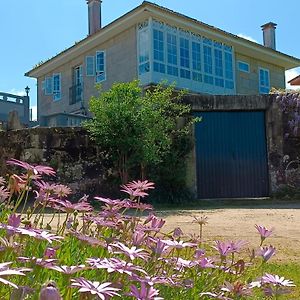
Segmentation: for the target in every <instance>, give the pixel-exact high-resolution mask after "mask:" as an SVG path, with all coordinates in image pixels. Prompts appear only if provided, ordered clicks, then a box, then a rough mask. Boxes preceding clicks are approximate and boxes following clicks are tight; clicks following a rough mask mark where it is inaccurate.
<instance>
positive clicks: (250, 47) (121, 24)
mask: <svg viewBox="0 0 300 300" xmlns="http://www.w3.org/2000/svg"><path fill="white" fill-rule="evenodd" d="M145 14H147V15H152V16H154V17H158V18H159V17H160V18H162V19H163V20H169V21H171V22H175V24H178V25H180V26H183V27H185V26H187V27H190V28H192V29H194V30H195V32H197V31H198V32H199V31H201V33H203V34H206V35H207V37H209V38H212V39H217V40H220V41H222V42H224V43H226V44H231V45H232V46H233V47H234V48H235V51H236V52H239V53H242V54H245V55H247V54H248V55H251V56H253V55H254V57H255V58H257V59H260V60H263V61H266V62H269V63H272V64H274V65H277V66H280V67H282V68H284V69H285V70H289V69H292V68H296V67H299V66H300V59H298V58H295V57H292V56H289V55H286V54H284V53H281V52H278V51H276V50H273V49H270V48H267V47H264V46H263V45H260V44H257V43H255V42H252V41H249V40H246V39H244V38H241V37H239V36H237V35H234V34H231V33H228V32H226V31H223V30H221V29H219V28H216V27H213V26H210V25H208V24H205V23H202V22H200V21H197V20H195V19H192V18H189V17H187V16H184V15H182V14H180V13H176V12H173V11H171V10H168V9H166V8H163V7H160V6H158V5H156V4H152V3H150V2H143V3H142V4H141V5H140V6H138V7H136V8H135V9H133V10H131V11H130V12H128V13H126V14H125V15H123V16H121V17H120V18H118V19H116V20H115V21H113V22H112V23H110V24H108V25H107V26H105V27H104V28H102V29H101V30H100V31H98V32H96V33H95V34H93V35H91V36H88V37H87V38H85V39H83V40H82V41H80V42H79V43H78V44H76V45H73V46H71V47H70V48H69V49H67V50H65V51H63V52H61V53H59V54H58V55H56V56H55V57H53V58H51V59H49V60H48V61H46V62H45V63H43V64H41V65H40V66H38V67H36V68H34V69H32V70H30V71H28V72H27V73H25V76H28V77H34V78H38V77H39V76H42V75H44V74H46V73H47V71H48V70H49V69H53V68H55V67H57V66H59V65H61V63H62V62H63V63H65V62H66V59H67V60H70V59H73V58H74V57H76V56H77V55H78V52H79V53H81V51H82V52H86V51H87V50H88V49H91V48H93V47H96V46H97V44H99V42H100V41H101V39H103V40H107V39H108V38H109V37H110V35H112V34H113V33H114V32H117V31H118V30H119V29H120V30H121V29H122V30H124V29H126V28H128V27H130V26H132V24H134V23H136V22H138V21H139V18H141V17H142V16H143V17H144V16H145ZM199 25H201V30H199ZM87 47H88V48H87Z"/></svg>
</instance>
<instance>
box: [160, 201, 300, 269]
mask: <svg viewBox="0 0 300 300" xmlns="http://www.w3.org/2000/svg"><path fill="white" fill-rule="evenodd" d="M158 215H160V216H162V217H164V218H165V219H166V225H165V226H166V230H167V231H168V230H170V231H171V230H172V229H174V228H175V227H180V228H181V229H182V231H183V232H184V233H185V234H193V233H195V234H198V233H199V225H198V224H195V223H193V222H192V221H193V216H198V217H200V216H203V215H204V216H207V217H208V224H207V225H205V226H204V228H203V238H204V239H205V240H206V241H208V242H212V241H213V240H215V239H220V240H247V241H249V248H251V247H257V246H259V242H260V236H259V234H258V233H257V230H256V229H255V228H254V225H255V224H258V225H264V226H266V227H267V228H271V227H274V234H273V235H272V236H271V237H269V238H268V239H267V240H266V241H265V243H266V245H270V244H271V245H273V246H275V247H276V249H277V253H276V256H275V257H274V258H272V260H274V261H281V262H285V261H287V260H289V261H295V262H296V261H297V262H298V263H300V204H298V205H293V206H292V208H280V207H278V208H276V207H275V208H226V209H222V208H219V209H205V210H176V211H162V212H158Z"/></svg>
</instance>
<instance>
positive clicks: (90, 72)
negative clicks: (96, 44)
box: [85, 56, 95, 76]
mask: <svg viewBox="0 0 300 300" xmlns="http://www.w3.org/2000/svg"><path fill="white" fill-rule="evenodd" d="M85 63H86V76H95V56H87V57H86V62H85Z"/></svg>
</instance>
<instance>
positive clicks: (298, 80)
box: [289, 75, 300, 85]
mask: <svg viewBox="0 0 300 300" xmlns="http://www.w3.org/2000/svg"><path fill="white" fill-rule="evenodd" d="M289 84H290V85H300V75H298V76H296V77H295V78H293V79H291V80H290V81H289Z"/></svg>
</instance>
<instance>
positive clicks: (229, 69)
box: [225, 52, 233, 80]
mask: <svg viewBox="0 0 300 300" xmlns="http://www.w3.org/2000/svg"><path fill="white" fill-rule="evenodd" d="M232 61H233V58H232V53H228V52H225V77H226V78H227V79H231V80H233V63H232Z"/></svg>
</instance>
